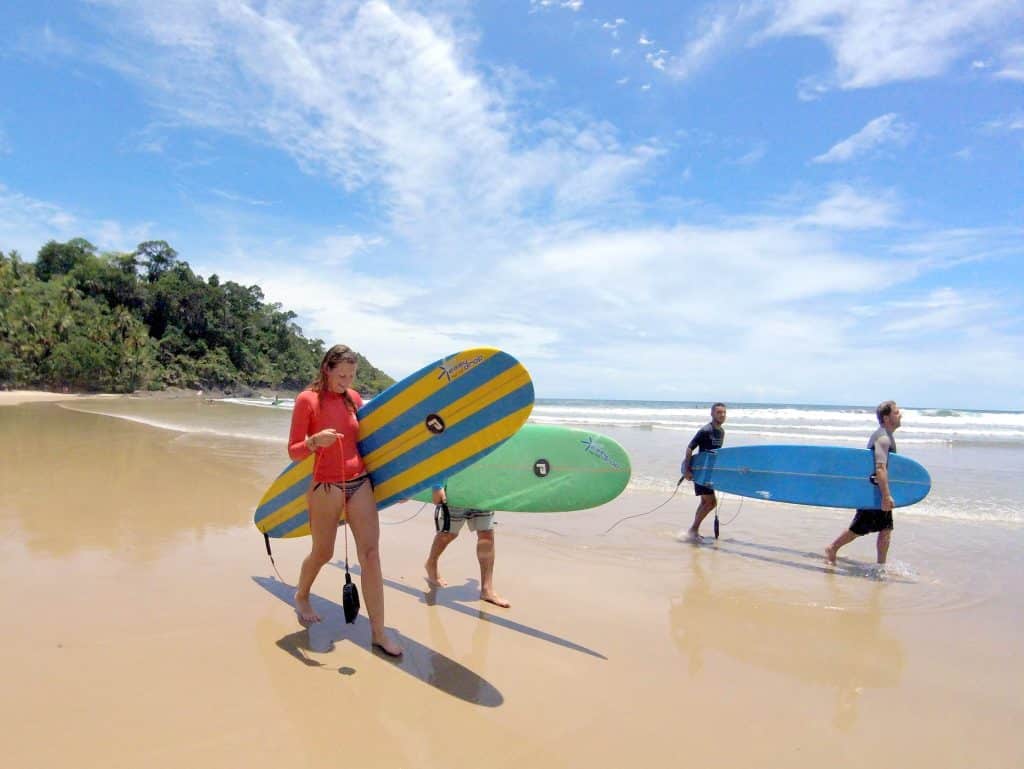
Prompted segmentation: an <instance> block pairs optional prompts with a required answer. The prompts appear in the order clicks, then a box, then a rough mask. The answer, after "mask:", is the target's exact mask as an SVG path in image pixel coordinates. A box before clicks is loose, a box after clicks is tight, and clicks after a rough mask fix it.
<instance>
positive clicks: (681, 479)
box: [601, 475, 686, 537]
mask: <svg viewBox="0 0 1024 769" xmlns="http://www.w3.org/2000/svg"><path fill="white" fill-rule="evenodd" d="M684 480H686V476H682V475H681V476H679V480H678V481H677V482H676V487H675V488H674V489H672V493H671V494H669V497H668V499H666V500H665V501H664V502H662V503H661V504H660V505H658V506H657V507H652V508H651V509H650V510H648V511H647V512H646V513H636V514H635V515H627V516H626V517H625V518H620V519H619V520H617V521H616V522H615V523H613V524H612V525H611V526H609V527H608V528H607V529H605V530H604V531H603V532H601V536H602V537H603V536H604V535H605V534H608V533H609V532H610V531H611V530H612V529H614V528H615V527H616V526H618V525H619V524H620V523H623V522H625V521H629V520H632V519H633V518H642V517H643V516H645V515H650V514H651V513H653V512H655V511H657V510H660V509H661V508H663V507H664V506H665V505H667V504H668V503H669V502H671V501H672V497H674V496H675V495H676V492H677V491H679V487H680V486H682V485H683V481H684Z"/></svg>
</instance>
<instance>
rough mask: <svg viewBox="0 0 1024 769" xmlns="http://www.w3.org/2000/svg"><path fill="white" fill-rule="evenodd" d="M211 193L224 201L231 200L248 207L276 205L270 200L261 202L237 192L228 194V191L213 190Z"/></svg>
mask: <svg viewBox="0 0 1024 769" xmlns="http://www.w3.org/2000/svg"><path fill="white" fill-rule="evenodd" d="M210 192H211V193H212V194H214V195H216V196H217V197H218V198H224V200H230V201H231V202H232V203H244V204H245V205H247V206H272V205H274V204H273V203H271V202H270V201H269V200H260V199H258V198H247V197H245V196H244V195H239V194H238V193H236V192H228V191H227V190H220V189H216V188H214V189H211V190H210Z"/></svg>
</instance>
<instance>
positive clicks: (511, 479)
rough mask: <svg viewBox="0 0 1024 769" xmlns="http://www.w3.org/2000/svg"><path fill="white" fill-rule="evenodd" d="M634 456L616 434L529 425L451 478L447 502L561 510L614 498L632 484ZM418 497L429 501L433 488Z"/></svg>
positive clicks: (488, 507)
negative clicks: (632, 456) (617, 440)
mask: <svg viewBox="0 0 1024 769" xmlns="http://www.w3.org/2000/svg"><path fill="white" fill-rule="evenodd" d="M630 473H631V468H630V463H629V455H628V454H626V450H625V449H623V448H622V446H620V445H619V444H618V443H617V442H615V441H614V440H612V439H611V438H609V437H607V436H604V435H600V434H598V433H594V432H589V431H587V430H576V429H572V428H569V427H559V426H556V425H534V424H528V425H524V426H523V427H522V429H520V430H519V432H517V433H516V434H515V435H513V436H512V437H511V438H509V439H508V440H507V441H506V442H505V443H503V444H502V445H501V446H500V447H499V448H498V449H496V450H495V451H493V452H491V453H490V454H488V455H487V456H486V457H484V458H483V459H481V460H480V461H479V462H476V463H474V464H473V465H471V466H470V467H467V468H466V469H465V470H462V471H460V472H459V473H457V474H455V475H453V476H452V477H450V478H448V480H447V484H446V487H445V495H446V496H447V498H448V504H449V505H454V506H456V507H468V508H474V509H477V510H508V511H511V512H521V513H557V512H564V511H567V510H585V509H587V508H590V507H597V506H598V505H603V504H604V503H606V502H610V501H611V500H613V499H615V497H617V496H618V495H619V494H621V493H622V490H623V489H624V488H626V484H627V483H629V477H630ZM414 498H415V499H418V500H420V501H424V502H426V501H429V500H430V499H431V490H430V489H426V490H425V491H423V492H420V493H419V494H417V495H416V496H415V497H414Z"/></svg>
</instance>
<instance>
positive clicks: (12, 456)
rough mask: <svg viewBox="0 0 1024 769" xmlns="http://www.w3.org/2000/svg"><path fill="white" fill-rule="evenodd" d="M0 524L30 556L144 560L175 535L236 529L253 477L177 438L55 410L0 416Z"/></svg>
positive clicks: (44, 407) (10, 411)
mask: <svg viewBox="0 0 1024 769" xmlns="http://www.w3.org/2000/svg"><path fill="white" fill-rule="evenodd" d="M0 445H4V446H7V447H10V449H9V450H8V451H7V453H6V454H5V456H4V461H3V462H2V463H0V522H2V523H3V525H4V527H5V529H6V530H7V531H8V532H9V536H10V535H13V536H15V537H17V538H18V539H21V540H24V543H25V545H26V546H27V547H29V548H30V549H31V550H32V551H34V552H37V553H41V554H45V555H49V556H58V557H67V556H71V555H73V554H75V553H76V552H78V551H81V550H106V551H111V552H117V553H118V555H119V557H120V558H125V559H130V560H134V561H142V562H145V561H151V560H154V559H155V558H156V557H157V555H158V554H159V553H160V552H161V551H162V550H163V549H164V548H165V547H166V545H167V544H168V543H169V542H171V541H173V540H174V539H176V538H178V537H180V536H181V535H184V534H190V535H192V536H196V537H202V535H203V532H204V531H206V530H209V529H211V528H224V527H233V526H240V525H244V524H246V523H247V522H248V518H249V516H250V515H251V508H252V504H251V502H252V500H254V499H256V498H258V495H259V490H260V484H261V483H262V480H261V478H260V477H259V476H258V475H257V474H256V473H255V472H253V471H251V470H247V469H245V468H244V467H239V465H238V464H237V463H230V462H228V461H227V460H226V459H223V458H220V457H218V456H217V455H215V454H213V453H212V452H209V451H198V450H195V449H194V448H190V447H189V445H188V441H183V440H182V436H179V435H178V434H177V433H172V432H168V431H165V430H159V429H156V428H151V427H146V426H144V425H137V424H132V423H128V422H123V421H118V420H116V419H110V418H109V417H104V416H98V415H93V414H87V413H82V412H77V411H71V410H67V409H63V408H61V407H59V406H58V405H57V404H49V403H44V404H32V405H24V406H19V407H16V408H5V409H2V410H0Z"/></svg>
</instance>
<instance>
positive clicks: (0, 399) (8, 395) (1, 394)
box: [0, 390, 78, 406]
mask: <svg viewBox="0 0 1024 769" xmlns="http://www.w3.org/2000/svg"><path fill="white" fill-rule="evenodd" d="M77 397H78V396H77V395H71V394H68V393H50V392H44V391H43V390H0V406H17V405H19V404H22V403H45V402H49V401H62V400H69V399H72V398H77Z"/></svg>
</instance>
